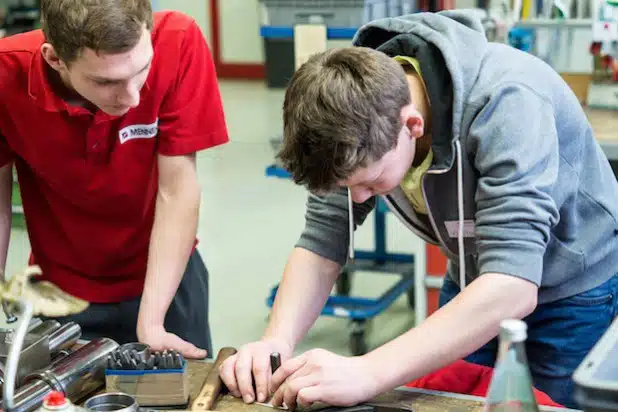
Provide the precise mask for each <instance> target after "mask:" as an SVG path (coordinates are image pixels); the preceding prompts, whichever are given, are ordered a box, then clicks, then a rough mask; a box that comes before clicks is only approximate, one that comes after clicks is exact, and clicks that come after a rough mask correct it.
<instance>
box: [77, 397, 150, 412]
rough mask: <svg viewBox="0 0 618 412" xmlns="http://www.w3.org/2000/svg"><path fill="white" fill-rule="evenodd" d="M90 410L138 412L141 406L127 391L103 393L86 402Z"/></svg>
mask: <svg viewBox="0 0 618 412" xmlns="http://www.w3.org/2000/svg"><path fill="white" fill-rule="evenodd" d="M84 408H85V409H86V410H88V411H118V412H137V411H139V406H138V404H137V402H136V401H135V398H134V397H132V396H130V395H127V394H125V393H102V394H100V395H96V396H93V397H92V398H90V399H88V400H87V401H86V403H84Z"/></svg>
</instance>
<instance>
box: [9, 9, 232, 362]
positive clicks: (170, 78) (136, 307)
mask: <svg viewBox="0 0 618 412" xmlns="http://www.w3.org/2000/svg"><path fill="white" fill-rule="evenodd" d="M41 14H42V30H41V31H38V30H37V31H32V32H29V33H25V34H20V35H16V36H12V37H8V38H5V39H2V40H0V165H2V166H3V167H2V169H0V175H1V176H0V177H1V183H0V193H1V195H0V209H1V212H0V222H2V225H1V226H0V264H2V265H4V263H5V261H6V252H7V246H8V239H9V232H10V215H11V204H10V192H11V184H12V181H11V180H12V167H13V165H14V166H15V168H16V171H17V175H18V179H19V185H20V189H21V194H22V200H23V208H24V213H25V218H26V222H27V229H28V234H29V237H30V243H31V247H32V257H31V261H32V263H36V264H38V265H39V266H40V267H41V268H42V270H43V278H46V279H47V280H50V281H52V282H54V283H55V284H56V285H58V286H59V287H61V288H62V289H63V290H65V291H66V292H68V293H70V294H72V295H74V296H77V297H79V298H82V299H86V300H88V301H89V302H91V305H90V307H89V309H88V310H87V311H86V312H84V313H82V314H80V315H78V316H75V317H72V318H71V320H75V321H77V322H79V324H80V325H81V326H82V329H83V331H84V336H85V337H94V336H108V337H111V338H113V339H115V340H117V341H118V342H127V341H135V340H139V341H142V342H145V343H148V344H150V345H151V346H152V347H153V348H155V349H163V348H170V349H177V350H180V351H182V353H184V354H185V356H188V357H204V356H206V351H208V352H209V353H210V352H211V339H210V331H209V326H208V278H207V271H206V268H205V265H204V263H203V261H202V259H201V257H200V255H199V254H198V252H197V250H196V249H195V242H196V240H195V239H196V227H197V222H198V212H199V206H200V187H199V185H198V179H197V174H196V166H195V153H196V152H197V151H199V150H203V149H207V148H210V147H213V146H217V145H220V144H223V143H225V142H227V141H228V136H227V130H226V126H225V121H224V115H223V110H222V104H221V99H220V94H219V90H218V86H217V79H216V73H215V69H214V66H213V62H212V60H211V56H210V54H209V50H208V48H207V45H206V43H205V41H204V37H203V35H202V33H201V32H200V30H199V28H198V26H197V25H196V24H195V22H194V21H193V20H191V19H190V18H188V17H186V16H184V15H182V14H180V13H175V12H165V13H154V14H153V12H152V9H151V4H150V0H107V1H94V2H93V1H86V0H43V1H41ZM61 320H62V321H64V320H69V319H68V318H67V319H61Z"/></svg>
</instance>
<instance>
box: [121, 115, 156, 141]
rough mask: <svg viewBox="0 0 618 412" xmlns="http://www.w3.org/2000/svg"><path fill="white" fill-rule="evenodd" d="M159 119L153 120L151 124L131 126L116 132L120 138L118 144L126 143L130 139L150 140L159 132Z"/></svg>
mask: <svg viewBox="0 0 618 412" xmlns="http://www.w3.org/2000/svg"><path fill="white" fill-rule="evenodd" d="M158 125H159V119H157V120H155V121H154V123H151V124H133V125H131V126H127V127H123V128H122V129H120V131H119V132H118V136H119V137H120V144H123V143H126V142H128V141H129V140H132V139H150V138H153V137H155V136H156V135H157V132H158V130H159V128H158Z"/></svg>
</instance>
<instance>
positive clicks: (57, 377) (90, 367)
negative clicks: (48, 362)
mask: <svg viewBox="0 0 618 412" xmlns="http://www.w3.org/2000/svg"><path fill="white" fill-rule="evenodd" d="M117 347H118V344H117V343H116V342H115V341H113V340H112V339H108V338H99V339H94V340H92V341H90V343H88V344H86V345H85V346H82V347H81V348H79V349H77V350H76V351H75V352H73V353H72V354H70V355H69V356H67V357H66V358H64V359H62V360H60V361H59V362H58V363H57V364H56V365H55V366H54V367H53V368H51V369H49V370H45V371H42V372H38V373H34V374H31V375H30V376H28V377H27V378H26V381H27V382H32V381H36V380H42V381H44V382H47V384H48V385H50V386H51V387H52V388H53V389H54V390H57V391H59V392H62V393H64V394H65V396H67V397H68V398H69V399H70V400H71V401H76V400H80V399H81V398H83V397H84V396H86V395H87V394H89V393H91V392H93V391H95V390H97V389H99V388H100V387H101V386H102V385H105V367H106V361H107V357H108V356H109V354H110V353H112V352H113V351H114V350H115V349H116V348H117Z"/></svg>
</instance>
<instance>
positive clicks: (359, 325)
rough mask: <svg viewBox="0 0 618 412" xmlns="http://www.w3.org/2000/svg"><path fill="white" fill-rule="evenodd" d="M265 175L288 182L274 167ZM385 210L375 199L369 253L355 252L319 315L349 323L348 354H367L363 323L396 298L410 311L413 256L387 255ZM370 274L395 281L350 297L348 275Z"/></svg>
mask: <svg viewBox="0 0 618 412" xmlns="http://www.w3.org/2000/svg"><path fill="white" fill-rule="evenodd" d="M266 176H268V177H277V178H284V179H288V178H289V177H290V175H289V174H288V172H287V171H285V170H283V169H282V168H280V167H279V166H277V165H270V166H268V167H267V168H266ZM387 213H388V207H387V206H386V204H385V203H384V202H383V201H381V200H379V201H378V203H377V205H376V208H375V210H374V224H375V246H374V249H373V250H356V251H355V256H356V258H355V260H354V262H353V263H351V264H348V265H346V266H345V267H344V268H343V270H342V272H341V274H340V275H339V278H338V279H337V284H336V291H335V294H334V295H331V296H330V297H329V298H328V300H327V301H326V304H325V305H324V308H323V309H322V313H321V315H322V316H332V317H337V318H344V319H349V320H350V352H351V353H352V354H353V355H363V354H365V353H366V352H367V351H368V347H367V342H366V327H367V321H369V320H370V319H372V318H373V317H374V316H376V315H379V314H380V313H382V312H384V311H385V310H386V309H388V308H389V307H390V306H391V305H392V304H393V303H394V302H395V301H396V300H397V299H398V298H399V297H400V296H402V295H404V294H405V295H407V298H408V303H409V305H410V307H411V308H414V300H415V299H414V255H412V254H403V253H390V252H388V251H387V249H386V214H387ZM361 271H371V272H378V273H393V274H397V275H399V276H398V280H397V281H396V282H395V283H394V284H393V285H392V286H391V287H390V288H389V289H388V290H387V291H386V292H385V293H383V294H382V295H381V296H378V297H375V298H366V297H353V296H350V290H351V285H352V275H353V274H354V273H356V272H361ZM278 288H279V285H276V286H274V287H273V288H272V289H271V291H270V295H269V296H268V298H267V300H266V304H267V305H268V307H269V308H272V305H273V303H274V301H275V297H276V295H277V290H278Z"/></svg>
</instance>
